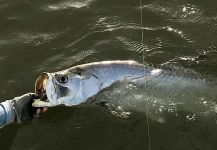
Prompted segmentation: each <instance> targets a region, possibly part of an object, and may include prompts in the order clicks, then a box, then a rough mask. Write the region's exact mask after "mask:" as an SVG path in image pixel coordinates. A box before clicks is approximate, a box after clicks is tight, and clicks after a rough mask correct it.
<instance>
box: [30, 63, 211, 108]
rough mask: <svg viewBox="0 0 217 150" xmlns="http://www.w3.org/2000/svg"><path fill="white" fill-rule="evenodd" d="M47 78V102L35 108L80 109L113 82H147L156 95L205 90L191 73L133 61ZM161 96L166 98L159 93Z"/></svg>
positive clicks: (86, 67)
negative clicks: (79, 107)
mask: <svg viewBox="0 0 217 150" xmlns="http://www.w3.org/2000/svg"><path fill="white" fill-rule="evenodd" d="M47 75H48V76H49V78H48V80H47V82H46V83H47V84H46V87H45V89H46V94H47V97H48V100H49V102H43V103H40V101H37V103H35V104H34V105H33V106H35V107H39V106H41V107H44V106H48V107H52V106H56V105H60V104H64V105H67V106H72V105H79V104H80V103H83V102H85V101H86V100H87V99H88V98H90V97H92V96H94V95H96V94H97V93H99V92H100V91H101V90H102V89H104V88H106V87H109V86H110V85H112V84H113V83H114V82H117V81H123V80H125V81H132V80H134V81H137V82H140V83H142V82H143V83H144V82H146V83H147V85H148V86H147V89H148V90H149V91H150V92H152V93H154V94H155V93H156V94H158V95H159V93H157V91H158V89H159V88H160V89H167V90H166V92H168V91H170V90H171V89H172V90H173V89H174V88H177V87H178V88H177V89H178V90H183V89H185V88H195V87H204V88H206V87H207V85H206V81H205V80H204V79H203V78H202V77H201V76H200V75H199V74H197V73H195V72H193V71H188V70H186V69H180V70H179V69H174V68H172V69H157V68H153V67H149V66H146V65H143V64H140V63H137V62H135V61H102V62H94V63H89V64H83V65H78V66H74V67H72V68H69V69H66V70H62V71H58V72H54V73H47ZM61 78H62V79H63V78H67V82H66V83H61V81H60V80H61ZM154 91H156V92H154ZM166 92H165V93H166ZM161 94H162V95H165V94H163V93H162V92H161ZM159 96H161V95H159Z"/></svg>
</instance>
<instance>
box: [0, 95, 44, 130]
mask: <svg viewBox="0 0 217 150" xmlns="http://www.w3.org/2000/svg"><path fill="white" fill-rule="evenodd" d="M35 98H37V95H36V94H34V93H27V94H24V95H22V96H20V97H15V98H14V99H12V100H6V101H4V102H2V103H0V128H1V127H4V126H5V125H8V124H10V123H12V122H14V121H17V122H18V123H21V121H23V120H27V119H31V118H33V117H34V116H38V115H39V114H40V113H41V112H44V111H46V108H34V107H32V102H33V99H35Z"/></svg>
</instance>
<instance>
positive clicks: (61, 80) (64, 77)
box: [59, 75, 68, 83]
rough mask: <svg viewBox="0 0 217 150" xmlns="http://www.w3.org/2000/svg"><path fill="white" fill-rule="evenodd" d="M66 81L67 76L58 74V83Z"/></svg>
mask: <svg viewBox="0 0 217 150" xmlns="http://www.w3.org/2000/svg"><path fill="white" fill-rule="evenodd" d="M67 81H68V77H67V76H66V75H61V76H59V82H60V83H66V82H67Z"/></svg>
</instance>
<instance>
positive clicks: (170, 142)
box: [0, 0, 217, 150]
mask: <svg viewBox="0 0 217 150" xmlns="http://www.w3.org/2000/svg"><path fill="white" fill-rule="evenodd" d="M216 7H217V2H216V1H214V0H209V1H202V0H192V1H187V0H181V1H180V0H158V1H149V0H142V12H143V18H142V20H143V26H142V27H141V26H140V21H141V19H140V6H139V0H109V1H108V0H65V1H63V0H56V1H51V0H48V1H44V0H37V1H30V0H26V1H20V0H13V1H7V0H1V2H0V32H1V34H0V70H1V73H0V81H1V84H0V97H1V101H3V100H5V99H9V98H13V97H14V96H18V95H22V94H24V93H26V92H29V91H34V82H35V79H36V77H37V76H38V75H39V74H40V73H41V72H43V71H51V72H52V71H57V70H61V69H65V68H68V67H70V66H73V65H77V64H82V63H87V62H93V61H102V60H115V59H120V60H126V59H132V60H136V61H138V62H142V59H143V51H146V56H145V61H146V62H147V63H148V64H154V65H162V64H168V63H169V64H175V65H177V66H182V67H185V68H189V69H193V70H195V71H197V72H199V73H201V74H209V75H211V76H216V75H217V69H216V68H217V58H216V56H217V45H216V43H217V11H216ZM142 30H143V33H144V41H143V43H144V44H142V43H141V32H142ZM134 90H135V89H134V88H133V87H132V86H127V90H124V89H123V90H122V91H124V92H121V94H120V89H117V87H114V88H113V89H110V90H108V91H105V92H104V93H103V94H102V95H100V96H98V97H96V99H98V100H99V99H100V100H102V99H110V100H112V101H114V102H120V101H121V100H126V97H127V98H128V99H127V100H128V101H129V102H130V101H132V100H134V99H135V100H138V99H139V100H141V98H140V97H141V95H140V94H139V93H138V91H134ZM130 92H131V93H130ZM129 93H130V94H129ZM112 97H113V98H112ZM116 100H117V101H116ZM155 100H156V99H155ZM149 101H151V100H149ZM215 103H216V101H215V100H213V101H206V102H204V105H201V106H203V107H196V108H194V107H193V106H194V105H193V102H192V103H190V106H191V107H189V108H188V109H187V110H186V109H180V110H179V109H174V107H173V106H174V105H173V104H172V103H168V104H167V105H163V106H164V107H163V108H162V109H164V108H166V110H171V111H163V113H157V115H155V114H154V113H153V112H154V110H155V108H156V107H157V106H154V105H152V104H153V103H152V104H151V105H144V110H143V109H139V110H140V111H131V112H129V113H130V115H129V116H127V117H122V116H121V115H122V113H119V110H117V109H116V111H115V112H114V113H111V111H110V110H112V109H113V108H112V106H110V107H109V109H108V108H104V107H101V106H98V105H97V106H94V105H85V106H80V107H63V106H60V107H56V108H51V109H49V111H48V112H47V113H46V114H44V115H43V116H42V117H40V118H38V119H34V120H30V121H26V122H24V123H23V124H22V125H17V124H13V125H10V126H8V127H5V128H4V129H2V130H1V131H0V144H1V149H4V150H5V149H11V150H15V149H22V150H25V149H28V150H39V149H52V150H54V149H62V150H63V149H76V150H78V149H79V150H82V149H85V150H87V149H89V150H91V149H94V150H97V149H100V150H101V149H103V150H118V149H125V150H126V149H129V150H132V149H137V150H140V149H141V150H144V149H150V148H151V149H152V150H174V149H175V150H183V149H185V150H204V149H206V150H215V149H216V148H217V143H216V139H217V134H216V132H217V116H216V114H215V113H206V112H210V111H211V110H210V109H211V106H214V105H215ZM143 104H144V103H143ZM147 106H148V107H147ZM160 106H162V105H160ZM206 106H207V107H206ZM140 108H142V107H140ZM147 108H148V109H147ZM157 108H159V107H157ZM120 109H121V108H120ZM194 109H195V110H197V112H200V111H202V110H203V111H202V112H203V115H198V113H196V112H195V111H191V110H194ZM198 109H199V110H198ZM200 109H201V110H200ZM135 110H136V109H135ZM158 110H159V109H158ZM159 111H160V112H161V111H162V110H159ZM120 112H121V111H120ZM147 112H150V113H147ZM126 115H128V114H126ZM147 116H148V119H147ZM147 121H148V124H147ZM148 128H149V134H150V136H148Z"/></svg>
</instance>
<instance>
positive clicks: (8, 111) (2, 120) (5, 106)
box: [0, 100, 15, 128]
mask: <svg viewBox="0 0 217 150" xmlns="http://www.w3.org/2000/svg"><path fill="white" fill-rule="evenodd" d="M14 118H15V113H14V110H13V106H12V104H11V103H10V100H7V101H5V102H2V103H0V128H1V127H3V126H5V125H7V124H10V123H12V122H13V121H14Z"/></svg>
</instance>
